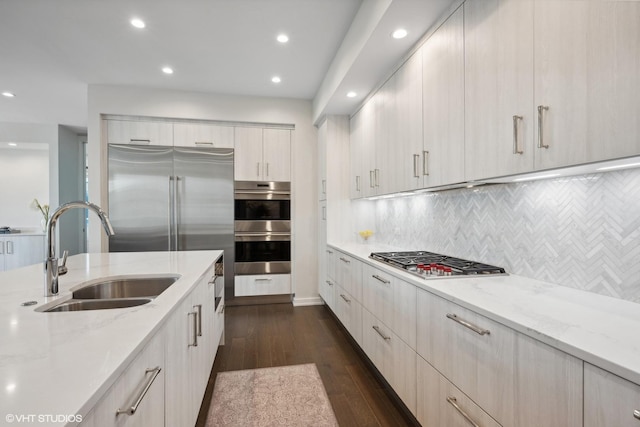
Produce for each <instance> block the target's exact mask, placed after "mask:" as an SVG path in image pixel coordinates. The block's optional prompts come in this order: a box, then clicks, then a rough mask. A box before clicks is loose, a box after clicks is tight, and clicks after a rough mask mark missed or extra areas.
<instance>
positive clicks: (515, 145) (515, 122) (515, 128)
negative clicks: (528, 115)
mask: <svg viewBox="0 0 640 427" xmlns="http://www.w3.org/2000/svg"><path fill="white" fill-rule="evenodd" d="M521 120H522V116H513V154H523V153H524V151H523V150H520V149H519V148H520V147H519V146H518V122H519V121H521Z"/></svg>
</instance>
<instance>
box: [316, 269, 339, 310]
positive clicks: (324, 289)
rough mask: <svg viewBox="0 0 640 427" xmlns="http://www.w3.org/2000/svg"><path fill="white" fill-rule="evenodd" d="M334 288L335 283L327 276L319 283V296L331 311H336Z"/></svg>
mask: <svg viewBox="0 0 640 427" xmlns="http://www.w3.org/2000/svg"><path fill="white" fill-rule="evenodd" d="M335 289H336V284H335V283H334V282H333V280H332V279H329V278H328V277H327V278H325V280H324V282H322V283H320V296H321V297H322V299H323V300H324V303H325V304H327V305H328V306H329V308H330V309H331V310H332V311H333V312H335V311H336V297H335Z"/></svg>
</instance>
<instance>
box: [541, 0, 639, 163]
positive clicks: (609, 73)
mask: <svg viewBox="0 0 640 427" xmlns="http://www.w3.org/2000/svg"><path fill="white" fill-rule="evenodd" d="M534 13H535V45H534V46H535V48H534V49H535V50H534V55H535V58H536V62H535V106H541V107H542V109H541V111H540V113H541V114H542V117H541V121H542V123H541V132H538V128H537V127H536V138H537V142H538V145H539V146H541V147H542V148H538V149H537V150H536V153H537V154H536V168H537V169H547V168H552V167H558V166H565V165H570V164H578V163H584V162H590V161H596V160H602V159H609V158H616V157H623V156H630V155H636V154H638V153H640V140H639V139H638V137H637V135H638V132H639V131H640V103H638V102H637V100H638V98H639V97H640V82H639V81H638V78H637V76H638V75H639V74H640V55H638V51H640V3H638V2H634V1H589V0H579V1H574V0H564V1H549V0H537V1H536V3H535V12H534ZM545 147H546V148H545Z"/></svg>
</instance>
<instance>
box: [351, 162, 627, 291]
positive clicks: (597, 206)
mask: <svg viewBox="0 0 640 427" xmlns="http://www.w3.org/2000/svg"><path fill="white" fill-rule="evenodd" d="M367 205H368V206H369V207H371V206H374V207H375V208H374V210H375V214H376V215H375V216H376V218H375V224H376V225H375V229H374V231H375V232H376V235H375V238H376V242H377V243H382V244H389V245H393V246H397V247H402V248H405V247H406V248H407V249H425V250H430V251H434V252H440V253H444V254H448V255H452V256H457V257H461V258H468V259H472V260H477V261H483V262H487V263H490V264H495V265H499V266H501V267H504V268H505V269H506V270H507V271H508V272H511V273H514V274H518V275H522V276H526V277H531V278H535V279H540V280H544V281H547V282H552V283H556V284H560V285H564V286H569V287H573V288H579V289H583V290H587V291H591V292H596V293H600V294H604V295H609V296H613V297H616V298H621V299H626V300H630V301H635V302H640V169H633V170H625V171H617V172H608V173H600V174H592V175H582V176H576V177H566V178H561V179H553V180H545V181H534V182H527V183H513V184H499V185H492V186H482V187H477V188H474V189H459V190H451V191H446V192H441V193H437V194H433V193H432V194H428V193H427V194H421V195H414V196H409V197H403V198H396V199H383V200H378V201H376V202H369V203H367ZM360 211H362V209H360ZM359 216H360V215H359V214H358V213H357V212H356V217H355V222H356V223H358V222H359V218H358V217H359Z"/></svg>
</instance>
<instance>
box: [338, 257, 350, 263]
mask: <svg viewBox="0 0 640 427" xmlns="http://www.w3.org/2000/svg"><path fill="white" fill-rule="evenodd" d="M340 261H342V262H346V263H347V264H351V261H349V260H348V259H344V258H342V257H340Z"/></svg>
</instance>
